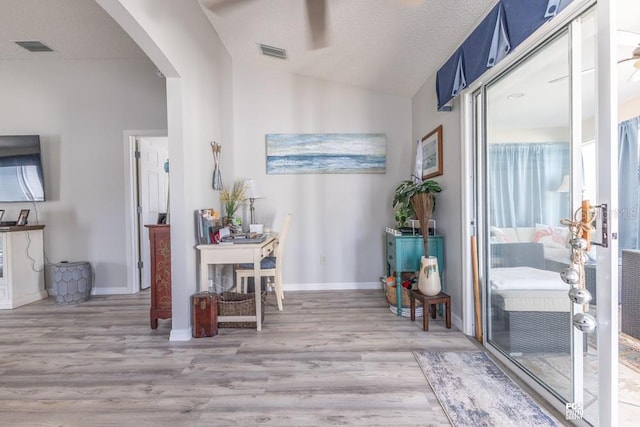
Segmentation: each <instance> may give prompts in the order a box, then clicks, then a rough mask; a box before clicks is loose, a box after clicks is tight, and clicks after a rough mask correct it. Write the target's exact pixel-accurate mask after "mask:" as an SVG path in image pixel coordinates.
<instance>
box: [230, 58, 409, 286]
mask: <svg viewBox="0 0 640 427" xmlns="http://www.w3.org/2000/svg"><path fill="white" fill-rule="evenodd" d="M233 89H234V110H233V111H234V144H235V147H236V148H235V150H236V155H235V162H234V169H235V171H236V174H235V175H236V177H237V178H238V179H243V178H253V179H255V181H256V183H257V185H258V186H259V187H260V189H261V191H262V192H263V194H264V195H265V198H264V199H258V200H257V201H256V203H255V207H256V220H257V221H258V222H263V223H264V224H265V225H266V226H267V227H270V228H273V229H276V230H278V229H279V228H280V226H281V224H282V221H283V219H284V216H285V214H286V213H292V214H293V222H292V226H291V227H292V228H291V232H290V234H289V239H290V240H288V242H287V245H286V251H285V265H286V268H285V270H284V278H283V282H284V287H285V289H340V288H365V287H378V286H380V285H379V278H380V276H381V275H382V274H386V267H385V266H386V263H385V261H384V260H385V257H384V242H383V238H384V227H385V226H393V224H394V222H393V221H394V220H393V210H392V209H391V199H392V194H393V190H394V189H395V188H396V187H397V185H398V184H399V183H400V181H402V180H404V179H408V178H409V176H410V173H411V170H412V162H413V160H412V154H411V153H412V149H413V143H412V137H411V131H410V129H411V101H410V99H409V98H405V97H400V96H394V95H387V94H382V93H376V92H371V91H367V90H363V89H359V88H355V87H352V86H345V85H342V84H336V83H331V82H327V81H323V80H317V79H313V78H309V77H304V76H300V75H296V74H289V73H282V72H279V71H274V70H272V69H270V68H266V67H264V68H256V67H255V66H254V65H248V64H245V63H242V62H239V61H234V64H233ZM372 132H373V133H385V134H386V137H387V160H386V173H385V174H333V175H330V174H327V175H323V174H318V175H313V174H304V175H267V174H266V154H265V134H268V133H372ZM223 178H224V181H225V183H227V184H228V183H230V180H231V178H232V177H231V176H226V177H225V176H224V175H223Z"/></svg>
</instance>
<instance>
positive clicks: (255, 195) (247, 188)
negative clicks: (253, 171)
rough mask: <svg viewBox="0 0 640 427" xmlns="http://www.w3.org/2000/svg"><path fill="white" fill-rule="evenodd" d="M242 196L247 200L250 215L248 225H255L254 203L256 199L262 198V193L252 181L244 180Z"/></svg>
mask: <svg viewBox="0 0 640 427" xmlns="http://www.w3.org/2000/svg"><path fill="white" fill-rule="evenodd" d="M244 195H245V197H246V198H247V199H249V212H250V213H251V222H250V224H255V219H256V218H255V207H254V202H255V201H256V199H261V198H262V193H260V190H259V189H258V186H257V185H256V182H255V181H254V180H253V179H245V180H244Z"/></svg>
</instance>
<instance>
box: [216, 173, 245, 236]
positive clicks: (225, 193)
mask: <svg viewBox="0 0 640 427" xmlns="http://www.w3.org/2000/svg"><path fill="white" fill-rule="evenodd" d="M245 200H246V196H245V186H244V182H242V181H237V182H236V183H235V184H234V185H233V189H232V190H229V189H228V188H227V187H223V188H222V191H220V202H221V203H222V204H223V205H224V208H225V213H226V218H225V220H224V225H228V226H230V227H238V225H241V224H242V220H241V219H240V218H236V217H235V215H236V211H237V210H238V208H239V207H240V205H241V204H242V203H244V202H245ZM240 231H242V230H240Z"/></svg>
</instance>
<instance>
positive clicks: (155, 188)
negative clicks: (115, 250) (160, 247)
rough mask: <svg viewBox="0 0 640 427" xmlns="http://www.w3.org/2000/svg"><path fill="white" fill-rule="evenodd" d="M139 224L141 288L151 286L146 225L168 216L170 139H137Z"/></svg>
mask: <svg viewBox="0 0 640 427" xmlns="http://www.w3.org/2000/svg"><path fill="white" fill-rule="evenodd" d="M137 152H138V153H139V155H138V156H137V160H138V161H137V169H138V212H139V214H138V224H139V227H138V229H139V244H140V246H139V247H140V259H139V261H141V262H139V263H138V265H140V266H141V269H140V272H141V279H140V289H147V288H149V286H150V285H151V277H150V274H151V273H150V271H151V270H150V266H149V233H148V231H147V229H146V228H144V225H147V224H157V223H158V217H159V214H166V213H167V209H168V205H167V204H168V200H169V193H168V192H169V174H168V173H167V172H165V170H164V164H165V162H166V161H167V160H168V159H169V142H168V139H167V137H138V138H137Z"/></svg>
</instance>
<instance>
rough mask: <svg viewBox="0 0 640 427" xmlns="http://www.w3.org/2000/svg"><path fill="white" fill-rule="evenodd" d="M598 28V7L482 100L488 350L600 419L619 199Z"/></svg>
mask: <svg viewBox="0 0 640 427" xmlns="http://www.w3.org/2000/svg"><path fill="white" fill-rule="evenodd" d="M596 27H597V25H596V13H595V11H594V10H591V11H587V12H584V13H582V14H581V16H579V17H578V18H576V19H574V20H572V21H571V22H568V23H567V24H566V25H565V26H564V27H563V28H560V29H558V30H557V31H556V32H555V33H554V34H552V35H550V36H549V37H548V38H547V39H546V40H545V41H544V42H543V43H540V44H539V45H538V46H537V47H536V48H532V49H531V50H530V51H529V52H528V53H527V54H526V55H524V56H523V57H522V58H520V59H519V61H518V62H516V63H514V64H513V65H512V66H511V67H509V68H508V69H506V70H505V71H504V72H503V73H501V74H499V75H496V76H495V77H494V78H492V79H491V80H489V81H488V82H487V84H485V85H483V86H481V87H480V88H479V89H478V90H477V91H476V92H475V93H474V95H473V100H474V104H473V105H474V111H475V113H474V115H475V120H474V126H475V130H474V133H473V134H474V135H475V138H476V140H477V141H476V142H477V147H478V149H477V150H476V152H477V165H478V170H479V171H481V176H482V177H481V179H479V180H478V188H477V194H478V197H477V203H478V212H479V216H480V222H479V225H480V227H481V230H480V232H479V233H478V234H479V237H480V242H481V244H480V247H481V250H482V255H483V256H482V257H481V259H483V268H482V276H483V284H484V286H485V296H486V298H485V317H484V319H485V322H484V324H485V330H486V334H485V336H486V345H487V347H488V348H489V349H490V350H491V351H492V352H493V353H494V354H496V355H497V356H498V357H500V358H501V359H503V360H504V361H506V362H507V363H508V364H510V365H511V366H512V367H513V368H514V369H515V370H516V371H517V372H520V373H521V376H522V377H523V378H524V379H525V380H527V381H528V382H529V383H530V384H531V385H532V386H534V388H535V389H537V390H539V391H541V392H543V393H544V394H545V395H547V396H549V398H550V399H551V400H553V401H554V402H555V405H556V406H557V407H558V409H561V410H562V411H563V412H565V414H566V417H567V418H568V419H584V420H586V421H587V422H588V423H590V424H593V425H597V424H598V419H599V408H601V407H602V406H601V403H602V402H600V399H599V393H600V392H599V390H602V387H601V383H602V380H603V378H604V377H603V376H602V375H603V372H602V370H601V369H600V367H599V363H600V362H599V361H601V360H608V362H607V365H608V366H606V367H604V369H607V370H609V369H614V368H612V365H613V362H611V360H610V359H611V357H608V359H607V357H605V358H604V359H603V356H602V352H607V354H608V355H609V356H610V355H611V354H612V350H611V347H610V346H602V345H600V346H599V345H598V341H603V340H606V337H609V340H610V339H611V338H610V337H611V332H610V331H602V333H603V334H605V335H598V334H597V332H600V331H596V326H597V324H598V304H597V303H598V301H597V298H596V297H597V295H598V292H601V293H602V292H606V291H603V290H600V291H599V290H598V289H599V288H601V289H605V288H606V286H605V285H600V286H598V284H599V283H605V284H608V283H606V281H607V278H609V279H610V278H611V274H616V275H617V270H615V269H614V270H613V271H612V269H611V268H610V266H609V264H608V260H609V259H610V256H611V254H610V253H609V252H610V250H611V245H607V242H606V241H605V242H603V238H604V239H605V240H606V239H607V238H609V239H610V237H611V236H610V235H608V234H607V232H608V231H611V229H610V228H609V229H608V227H611V224H607V222H606V220H607V219H608V216H607V210H606V208H607V206H606V204H602V203H598V199H597V197H603V196H609V194H607V191H603V189H605V188H609V187H605V186H603V185H602V183H601V179H600V178H602V177H601V176H599V175H598V171H599V170H607V171H609V170H610V168H608V167H607V165H606V163H603V162H602V160H603V159H604V158H605V157H604V156H602V155H601V154H602V153H604V152H609V150H610V149H611V141H609V140H605V139H603V138H597V134H596V129H597V126H596V123H597V117H598V107H597V106H598V103H597V102H596V93H597V91H596V75H597V74H596V73H595V68H596V63H595V58H596V55H595V52H596ZM598 189H600V190H598ZM605 199H607V200H608V197H605ZM603 219H604V220H605V221H604V222H603ZM587 232H589V234H587ZM603 236H604V237H603ZM580 239H582V240H580ZM609 241H610V240H609ZM592 242H593V243H592ZM614 246H615V244H614ZM616 257H617V255H616ZM609 283H610V280H609ZM570 290H571V292H570ZM570 294H571V296H570ZM605 299H609V298H605ZM605 302H606V303H608V302H607V301H605ZM607 307H609V305H607ZM605 311H606V310H605ZM605 314H606V315H607V316H608V317H607V318H608V319H611V317H610V313H605ZM614 319H616V316H614ZM603 324H605V325H606V324H607V321H605V322H603ZM603 337H605V338H603ZM599 351H600V352H601V353H600V355H599ZM552 403H553V402H552ZM610 406H611V405H610V404H609V406H607V408H608V409H607V411H610V410H611V408H610Z"/></svg>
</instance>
